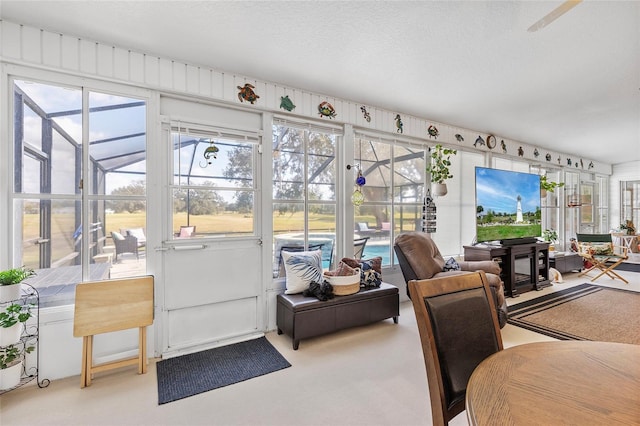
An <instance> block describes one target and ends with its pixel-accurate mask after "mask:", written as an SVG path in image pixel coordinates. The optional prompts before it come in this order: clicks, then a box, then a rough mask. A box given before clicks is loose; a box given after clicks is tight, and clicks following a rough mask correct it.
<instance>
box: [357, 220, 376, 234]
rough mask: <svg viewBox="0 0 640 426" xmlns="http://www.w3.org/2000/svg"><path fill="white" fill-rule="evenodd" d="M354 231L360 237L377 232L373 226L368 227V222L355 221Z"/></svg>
mask: <svg viewBox="0 0 640 426" xmlns="http://www.w3.org/2000/svg"><path fill="white" fill-rule="evenodd" d="M356 232H357V233H358V235H359V236H360V237H367V236H372V235H373V234H375V233H376V232H378V230H377V229H375V228H369V223H367V222H358V223H356Z"/></svg>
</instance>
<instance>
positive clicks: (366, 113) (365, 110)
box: [360, 105, 371, 123]
mask: <svg viewBox="0 0 640 426" xmlns="http://www.w3.org/2000/svg"><path fill="white" fill-rule="evenodd" d="M360 111H362V116H363V117H364V119H365V120H367V123H371V115H369V112H367V108H366V107H365V106H364V105H363V106H361V107H360Z"/></svg>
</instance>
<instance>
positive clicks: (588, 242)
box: [576, 234, 629, 284]
mask: <svg viewBox="0 0 640 426" xmlns="http://www.w3.org/2000/svg"><path fill="white" fill-rule="evenodd" d="M576 237H577V239H578V254H579V255H580V256H582V258H583V259H584V260H585V261H587V262H589V263H590V264H591V267H590V268H588V269H587V270H585V271H583V272H581V273H580V274H579V275H578V276H582V275H586V274H588V273H589V272H591V271H593V270H594V269H595V270H599V271H600V273H599V274H598V275H596V276H595V277H593V278H591V281H595V280H597V279H598V278H600V277H601V276H603V275H605V274H606V275H607V276H609V278H611V279H614V280H615V279H616V278H617V279H619V280H622V281H623V282H624V283H626V284H629V281H627V280H626V279H624V278H623V277H622V276H620V275H618V274H617V273H616V272H614V269H615V268H617V267H618V265H620V264H621V263H622V262H624V261H625V260H627V259H628V258H629V256H628V255H627V253H628V250H629V249H628V248H627V247H622V246H616V245H613V242H612V240H611V234H577V235H576ZM616 249H619V250H618V251H617V252H616Z"/></svg>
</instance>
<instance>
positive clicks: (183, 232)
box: [174, 225, 196, 238]
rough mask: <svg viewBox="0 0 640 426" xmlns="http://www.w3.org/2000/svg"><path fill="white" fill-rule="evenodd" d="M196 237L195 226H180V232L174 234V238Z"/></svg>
mask: <svg viewBox="0 0 640 426" xmlns="http://www.w3.org/2000/svg"><path fill="white" fill-rule="evenodd" d="M195 235H196V227H195V226H185V225H182V226H180V232H176V233H175V234H174V237H176V238H191V237H194V236H195Z"/></svg>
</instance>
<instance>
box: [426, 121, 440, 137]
mask: <svg viewBox="0 0 640 426" xmlns="http://www.w3.org/2000/svg"><path fill="white" fill-rule="evenodd" d="M427 133H429V139H431V137H434V138H436V139H438V135H439V134H440V132H438V128H437V127H436V126H434V125H433V124H432V125H431V126H429V128H428V129H427Z"/></svg>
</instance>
